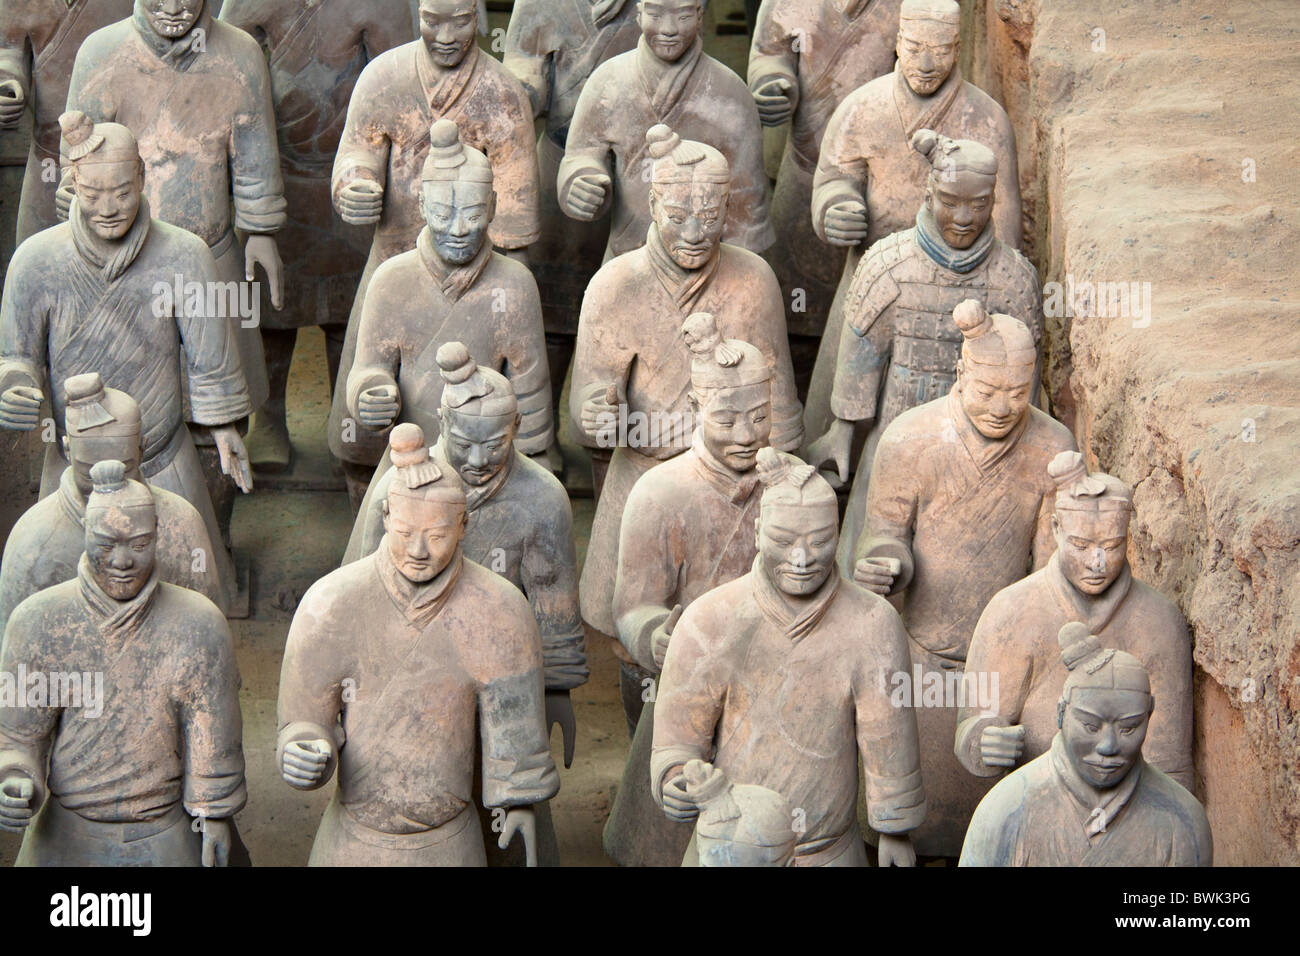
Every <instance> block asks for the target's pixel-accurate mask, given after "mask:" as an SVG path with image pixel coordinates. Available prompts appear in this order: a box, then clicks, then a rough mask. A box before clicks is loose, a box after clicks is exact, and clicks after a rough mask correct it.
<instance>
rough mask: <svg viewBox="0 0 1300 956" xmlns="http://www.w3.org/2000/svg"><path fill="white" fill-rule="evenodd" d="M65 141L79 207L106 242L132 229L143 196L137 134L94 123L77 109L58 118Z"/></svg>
mask: <svg viewBox="0 0 1300 956" xmlns="http://www.w3.org/2000/svg"><path fill="white" fill-rule="evenodd" d="M59 126H61V127H62V129H63V136H64V138H65V140H66V141H67V144H68V160H69V162H70V163H71V164H72V183H73V186H74V188H75V189H76V195H77V206H78V207H79V208H80V210H81V215H82V218H83V219H84V220H85V222H86V224H87V225H89V226H90V228H91V231H92V232H93V233H94V234H95V235H96V236H98V237H99V238H100V239H103V240H104V241H105V242H112V241H114V240H117V239H121V238H122V237H123V236H125V235H126V234H127V232H128V231H130V229H131V226H132V224H133V223H134V222H135V217H136V214H137V213H138V212H139V211H140V205H141V203H142V202H143V197H144V161H143V160H142V159H141V158H140V147H139V145H138V144H137V143H136V139H135V134H133V133H132V132H131V131H130V130H129V129H127V128H126V127H125V126H123V125H122V124H120V123H95V122H92V121H91V119H90V117H89V116H87V115H86V114H85V113H82V112H81V111H80V110H72V111H70V112H67V113H64V114H63V115H62V116H60V117H59Z"/></svg>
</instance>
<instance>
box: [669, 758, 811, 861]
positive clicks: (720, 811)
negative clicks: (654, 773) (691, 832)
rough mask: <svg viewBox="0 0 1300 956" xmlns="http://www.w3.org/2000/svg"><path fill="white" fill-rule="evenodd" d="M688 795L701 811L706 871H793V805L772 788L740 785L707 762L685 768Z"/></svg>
mask: <svg viewBox="0 0 1300 956" xmlns="http://www.w3.org/2000/svg"><path fill="white" fill-rule="evenodd" d="M682 773H683V775H684V776H685V777H686V794H687V796H688V797H689V798H690V799H691V800H693V801H694V802H695V805H696V806H698V807H699V808H700V815H699V818H698V819H697V820H696V823H695V842H696V849H697V850H698V852H699V858H700V866H789V865H790V862H791V860H793V859H794V848H795V843H796V842H797V837H796V836H795V833H794V830H793V829H791V823H792V822H793V820H794V814H793V812H792V811H791V808H790V802H789V801H788V800H786V799H785V797H783V796H781V794H779V793H777V792H776V791H775V790H769V789H768V788H767V787H760V786H756V785H754V784H737V783H734V782H733V781H731V780H729V779H727V775H726V774H725V773H723V772H722V771H721V770H719V769H718V768H717V767H714V766H713V765H712V764H708V763H705V762H704V761H703V760H690V761H687V763H686V766H685V767H684V768H683V769H682Z"/></svg>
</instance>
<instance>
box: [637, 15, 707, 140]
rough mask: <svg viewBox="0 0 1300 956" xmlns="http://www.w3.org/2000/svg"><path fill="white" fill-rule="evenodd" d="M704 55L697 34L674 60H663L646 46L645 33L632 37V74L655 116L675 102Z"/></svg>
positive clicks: (661, 116)
mask: <svg viewBox="0 0 1300 956" xmlns="http://www.w3.org/2000/svg"><path fill="white" fill-rule="evenodd" d="M703 55H704V41H703V40H701V39H700V38H699V37H698V36H697V37H696V38H695V42H694V43H692V44H691V46H690V49H688V50H687V51H686V52H685V53H683V54H682V55H681V56H679V57H678V58H677V59H676V61H674V62H672V63H667V62H665V61H664V60H662V59H660V58H659V55H658V54H656V53H655V51H654V50H652V49H651V48H650V44H649V43H647V42H646V38H645V35H644V34H643V35H642V36H641V39H639V40H637V41H636V75H637V78H638V79H639V80H640V81H641V89H642V91H643V92H644V93H645V95H646V96H647V97H649V99H650V108H651V110H653V111H654V114H655V116H656V117H658V118H659V119H660V120H662V119H664V118H665V117H666V116H667V115H668V114H669V113H670V112H671V111H672V109H673V107H674V106H676V105H677V101H678V100H679V99H681V97H682V91H683V90H685V89H686V84H687V83H688V82H690V79H691V76H692V74H694V73H695V67H696V66H698V65H699V62H700V58H701V57H702V56H703Z"/></svg>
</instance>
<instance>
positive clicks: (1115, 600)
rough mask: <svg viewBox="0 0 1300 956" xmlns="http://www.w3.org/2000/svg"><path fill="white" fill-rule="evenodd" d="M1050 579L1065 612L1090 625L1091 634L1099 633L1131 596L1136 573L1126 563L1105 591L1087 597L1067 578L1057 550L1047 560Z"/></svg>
mask: <svg viewBox="0 0 1300 956" xmlns="http://www.w3.org/2000/svg"><path fill="white" fill-rule="evenodd" d="M1047 580H1048V581H1049V582H1051V586H1052V590H1053V591H1054V592H1055V594H1056V597H1057V600H1058V601H1060V603H1061V605H1062V607H1063V609H1064V610H1065V611H1066V613H1068V614H1072V615H1073V619H1074V620H1076V621H1081V622H1082V623H1084V624H1087V625H1088V630H1089V632H1091V633H1093V634H1100V633H1101V632H1102V631H1103V630H1105V629H1106V625H1108V624H1109V623H1110V619H1111V618H1112V617H1114V616H1115V612H1116V611H1117V610H1119V606H1120V605H1121V604H1123V603H1124V599H1125V598H1126V597H1128V592H1129V588H1130V587H1132V586H1133V573H1132V572H1131V571H1130V570H1129V566H1128V562H1127V561H1125V562H1124V570H1122V571H1121V572H1120V573H1119V577H1117V578H1116V579H1115V580H1114V581H1112V582H1111V583H1110V587H1108V588H1107V589H1106V590H1105V592H1103V593H1102V594H1098V595H1097V596H1096V597H1093V596H1092V595H1091V594H1084V593H1083V592H1082V591H1080V590H1079V589H1078V588H1076V587H1075V586H1074V583H1073V582H1072V581H1071V580H1070V579H1069V578H1067V577H1066V576H1065V572H1064V571H1062V570H1061V552H1059V551H1054V552H1052V556H1051V558H1049V559H1048V561H1047Z"/></svg>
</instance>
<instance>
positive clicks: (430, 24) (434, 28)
mask: <svg viewBox="0 0 1300 956" xmlns="http://www.w3.org/2000/svg"><path fill="white" fill-rule="evenodd" d="M477 35H478V0H420V37H421V38H422V39H423V40H424V44H425V46H427V47H428V48H429V55H430V56H431V57H433V62H434V63H436V64H438V66H440V67H442V68H443V69H446V70H451V69H454V68H455V67H457V66H459V65H460V61H461V60H463V59H465V54H466V53H468V52H469V48H470V47H472V46H473V45H474V43H475V40H476V38H477Z"/></svg>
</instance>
